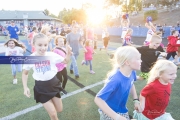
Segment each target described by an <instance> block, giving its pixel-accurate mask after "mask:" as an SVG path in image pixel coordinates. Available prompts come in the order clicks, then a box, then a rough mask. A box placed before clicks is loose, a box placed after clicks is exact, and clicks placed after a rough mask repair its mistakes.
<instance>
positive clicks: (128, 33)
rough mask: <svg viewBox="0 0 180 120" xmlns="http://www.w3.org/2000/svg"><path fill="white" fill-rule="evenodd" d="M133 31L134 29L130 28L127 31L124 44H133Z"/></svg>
mask: <svg viewBox="0 0 180 120" xmlns="http://www.w3.org/2000/svg"><path fill="white" fill-rule="evenodd" d="M132 33H133V29H131V28H128V30H127V33H126V34H125V36H124V41H123V45H122V46H128V45H130V46H131V45H132V41H131V36H132Z"/></svg>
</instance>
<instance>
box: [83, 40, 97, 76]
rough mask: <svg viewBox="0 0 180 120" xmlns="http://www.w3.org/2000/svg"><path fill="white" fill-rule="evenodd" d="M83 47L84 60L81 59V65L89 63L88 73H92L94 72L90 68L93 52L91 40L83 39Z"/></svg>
mask: <svg viewBox="0 0 180 120" xmlns="http://www.w3.org/2000/svg"><path fill="white" fill-rule="evenodd" d="M85 48H86V50H87V51H86V52H85V54H84V55H85V56H84V57H85V60H82V62H81V64H82V65H84V64H85V65H89V66H90V73H91V74H94V73H95V72H94V71H93V70H92V59H93V53H94V49H93V41H92V40H90V39H88V40H86V41H85Z"/></svg>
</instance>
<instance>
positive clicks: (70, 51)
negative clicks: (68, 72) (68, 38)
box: [66, 45, 72, 55]
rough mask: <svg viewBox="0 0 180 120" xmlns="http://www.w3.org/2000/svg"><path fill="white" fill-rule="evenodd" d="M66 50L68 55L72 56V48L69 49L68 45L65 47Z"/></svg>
mask: <svg viewBox="0 0 180 120" xmlns="http://www.w3.org/2000/svg"><path fill="white" fill-rule="evenodd" d="M66 50H67V53H68V54H70V55H72V48H71V47H70V45H67V46H66Z"/></svg>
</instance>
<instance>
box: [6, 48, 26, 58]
mask: <svg viewBox="0 0 180 120" xmlns="http://www.w3.org/2000/svg"><path fill="white" fill-rule="evenodd" d="M23 52H24V50H23V49H22V48H21V47H17V46H16V47H14V48H13V49H12V48H10V47H7V48H6V52H5V56H9V55H10V56H23Z"/></svg>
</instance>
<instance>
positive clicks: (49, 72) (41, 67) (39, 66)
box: [23, 52, 64, 81]
mask: <svg viewBox="0 0 180 120" xmlns="http://www.w3.org/2000/svg"><path fill="white" fill-rule="evenodd" d="M35 54H36V52H35V53H33V54H31V55H30V56H35ZM48 56H49V60H44V61H38V62H36V63H35V64H24V66H23V69H25V70H30V69H31V68H32V69H33V71H34V72H33V75H32V76H33V78H34V79H35V80H37V81H48V80H50V79H52V78H53V77H54V76H55V75H56V74H57V72H58V70H57V67H56V63H61V62H62V61H63V60H64V58H63V57H62V56H60V55H58V54H56V53H53V52H46V54H45V56H43V57H48Z"/></svg>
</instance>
